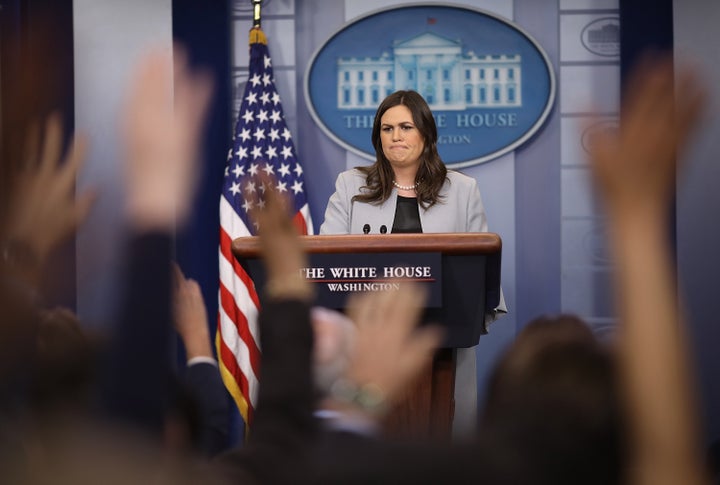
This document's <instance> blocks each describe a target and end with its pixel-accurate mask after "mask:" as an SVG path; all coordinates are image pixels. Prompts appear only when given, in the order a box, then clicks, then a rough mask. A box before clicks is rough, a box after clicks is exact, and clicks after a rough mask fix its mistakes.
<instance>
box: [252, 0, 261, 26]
mask: <svg viewBox="0 0 720 485" xmlns="http://www.w3.org/2000/svg"><path fill="white" fill-rule="evenodd" d="M252 3H253V27H257V28H258V29H259V28H260V4H261V3H262V0H252Z"/></svg>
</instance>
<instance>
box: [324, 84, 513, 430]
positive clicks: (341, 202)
mask: <svg viewBox="0 0 720 485" xmlns="http://www.w3.org/2000/svg"><path fill="white" fill-rule="evenodd" d="M371 139H372V144H373V147H374V148H375V157H376V158H375V163H373V164H372V165H369V166H364V167H356V168H354V169H351V170H347V171H345V172H342V173H340V175H339V176H338V177H337V181H336V182H335V193H333V194H332V196H330V199H329V201H328V204H327V208H326V209H325V219H324V221H323V224H322V225H321V226H320V234H385V233H449V232H487V231H488V227H487V218H486V216H485V207H484V206H483V202H482V197H481V195H480V189H479V188H478V185H477V182H476V180H475V179H474V178H472V177H468V176H467V175H464V174H461V173H460V172H456V171H454V170H448V169H447V168H446V167H445V163H444V162H443V161H442V159H441V158H440V155H439V154H438V150H437V139H438V134H437V126H436V124H435V119H434V118H433V115H432V112H431V111H430V107H429V106H428V105H427V103H426V102H425V100H424V99H423V97H422V96H421V95H420V94H418V93H417V92H415V91H396V92H394V93H392V94H390V95H389V96H388V97H387V98H385V99H384V100H383V101H382V103H380V106H379V107H378V109H377V112H376V113H375V120H374V123H373V128H372V135H371ZM506 312H507V309H506V307H505V302H504V300H503V298H502V294H501V299H500V304H499V306H498V308H496V309H495V311H494V312H491V314H490V316H489V318H490V320H494V319H495V318H496V317H497V316H498V315H499V314H502V313H506ZM486 323H489V322H486ZM454 397H455V420H454V426H453V427H454V429H455V430H460V429H465V430H472V429H474V424H475V422H476V410H477V378H476V362H475V349H474V348H469V349H458V352H457V365H456V371H455V396H454Z"/></svg>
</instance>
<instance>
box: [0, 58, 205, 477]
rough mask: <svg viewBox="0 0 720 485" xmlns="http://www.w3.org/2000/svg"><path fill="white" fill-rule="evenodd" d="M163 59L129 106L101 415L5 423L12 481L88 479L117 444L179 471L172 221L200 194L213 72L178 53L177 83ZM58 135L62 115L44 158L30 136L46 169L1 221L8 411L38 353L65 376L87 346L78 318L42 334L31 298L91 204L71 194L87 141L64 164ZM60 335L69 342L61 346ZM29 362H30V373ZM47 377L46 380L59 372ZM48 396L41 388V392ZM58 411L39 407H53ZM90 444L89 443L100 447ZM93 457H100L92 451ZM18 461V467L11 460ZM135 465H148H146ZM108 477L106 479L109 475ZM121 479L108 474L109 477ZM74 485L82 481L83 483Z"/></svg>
mask: <svg viewBox="0 0 720 485" xmlns="http://www.w3.org/2000/svg"><path fill="white" fill-rule="evenodd" d="M168 54H169V53H168V52H167V51H165V52H158V51H153V52H152V53H150V54H148V55H146V56H144V58H143V59H142V61H141V62H140V64H139V66H138V68H137V70H136V72H135V73H134V77H133V80H132V82H131V85H130V90H129V93H128V98H127V100H126V104H125V107H124V124H123V132H122V133H123V137H122V139H123V143H124V145H123V147H124V149H125V150H126V152H125V154H124V155H125V174H126V179H125V187H126V189H127V205H126V207H125V215H126V218H127V219H126V222H127V224H128V228H129V237H128V252H127V255H126V263H127V264H126V269H127V274H126V275H125V276H126V279H125V280H124V285H125V286H124V289H123V296H122V298H121V305H120V307H119V309H118V312H117V315H116V318H117V321H116V325H115V326H114V328H113V335H112V336H111V337H110V338H109V340H108V341H107V346H108V349H107V351H106V352H103V355H102V364H101V365H100V366H99V367H97V369H96V373H97V375H98V381H99V383H100V386H99V387H100V389H97V391H98V394H99V405H100V409H101V413H100V417H101V419H99V420H98V419H96V418H97V417H98V416H97V415H96V414H94V413H93V414H90V413H88V415H86V416H84V418H86V420H78V421H75V422H73V423H72V425H67V424H66V423H63V422H60V421H56V422H54V423H53V425H52V426H48V427H46V428H44V429H42V430H31V429H30V428H24V427H23V426H22V423H19V424H18V423H17V421H13V418H14V417H16V415H15V416H14V415H13V414H12V413H10V414H8V415H7V418H6V419H7V420H8V421H10V422H11V424H13V426H11V427H12V430H11V433H12V432H16V433H17V434H16V435H15V436H11V439H10V440H9V441H10V442H17V441H20V442H21V443H23V444H24V445H25V446H23V447H22V451H21V454H22V455H20V456H19V455H17V454H15V455H12V454H9V455H6V454H4V453H3V459H4V461H5V464H7V465H8V467H6V468H4V470H8V475H7V476H13V475H12V474H11V473H14V474H15V475H14V476H17V477H18V483H24V481H27V482H29V483H44V482H45V481H46V480H47V477H50V476H53V477H54V481H55V482H56V483H63V480H66V479H67V480H68V482H73V483H75V482H74V481H73V480H72V479H70V478H68V477H69V476H71V475H65V473H66V472H67V473H72V472H73V471H74V472H78V473H80V475H78V476H83V473H84V472H88V473H89V472H90V471H92V470H96V469H95V468H94V466H93V463H87V462H86V461H85V460H86V458H87V457H89V456H95V457H96V458H97V460H98V462H100V461H101V458H103V459H107V461H108V462H112V459H111V457H110V456H105V455H103V452H104V451H107V450H109V449H111V448H112V446H111V445H110V442H111V441H118V442H122V443H123V446H121V448H122V451H120V452H119V455H118V456H119V457H125V456H126V453H127V454H128V455H127V456H129V455H132V456H133V460H134V459H135V455H134V454H133V453H132V448H133V447H136V448H137V449H142V448H144V447H145V446H149V447H150V448H152V449H153V450H154V456H156V457H160V456H161V453H163V456H164V459H159V458H156V459H155V461H154V463H153V466H154V468H153V467H148V468H146V469H145V472H146V473H147V474H148V475H147V476H150V475H154V474H156V473H157V474H158V475H157V476H158V477H159V476H160V475H161V474H162V473H164V472H169V473H170V472H172V473H174V470H175V465H176V463H171V462H172V460H170V461H168V455H167V454H165V452H163V451H162V449H161V448H162V447H161V446H160V444H161V440H160V438H161V435H162V426H163V421H164V419H165V418H166V415H167V412H168V400H169V398H170V393H169V392H168V388H169V385H168V382H169V376H170V360H169V351H168V347H169V342H170V338H169V337H170V336H171V330H172V327H171V325H172V318H171V311H170V306H171V298H170V297H171V266H170V254H171V249H172V246H171V238H172V234H173V233H174V230H175V227H176V224H182V222H183V221H184V220H185V217H186V215H187V213H188V210H189V207H190V204H191V200H192V194H193V193H194V187H193V186H194V183H195V181H196V180H197V177H195V174H194V172H195V166H196V162H197V148H198V143H199V139H200V135H201V132H202V130H201V128H202V127H203V125H204V113H205V110H206V106H207V103H208V99H209V96H210V92H211V82H210V80H209V78H208V76H207V74H205V73H202V72H196V71H191V70H190V69H189V67H188V65H187V61H186V59H185V56H184V55H183V53H182V51H181V50H179V49H178V50H176V51H175V52H174V60H175V62H174V67H175V73H174V74H175V75H174V77H171V76H170V75H169V73H170V72H171V68H170V65H171V64H170V58H169V56H168ZM173 80H174V86H173V85H172V81H173ZM60 132H61V127H60V126H59V121H58V119H57V116H51V117H50V118H49V120H48V122H47V128H46V132H45V137H44V143H43V145H42V151H41V150H40V149H39V148H38V144H37V142H36V140H33V139H32V137H31V139H30V143H29V144H28V145H29V147H30V151H29V155H28V157H27V160H29V161H30V162H33V161H35V160H36V159H39V163H37V164H30V165H28V166H27V167H28V168H27V169H26V170H27V172H26V173H23V174H21V175H22V176H20V177H19V178H18V179H17V184H16V185H15V189H16V190H15V191H14V192H13V197H12V198H11V200H12V204H11V206H10V208H9V211H8V216H7V218H6V220H4V221H2V222H3V224H2V236H3V239H2V240H3V242H4V246H3V261H2V262H3V264H2V291H1V292H0V294H1V295H2V304H3V309H4V310H6V311H5V312H4V314H5V317H6V318H4V319H3V325H2V331H3V338H2V340H1V341H0V345H2V347H3V349H2V350H3V352H1V354H2V358H3V360H2V366H1V367H0V383H1V384H2V386H3V389H7V388H10V389H12V390H13V391H17V392H15V393H13V394H12V395H11V396H9V395H5V394H4V395H3V400H4V401H7V402H10V404H13V403H19V404H20V405H22V402H23V401H24V400H25V399H26V396H27V393H28V391H27V389H28V387H30V389H31V390H32V386H33V385H35V384H38V383H37V382H32V381H33V380H37V376H36V375H34V374H33V373H29V372H26V373H24V374H22V378H20V379H19V380H20V381H21V382H20V385H17V386H15V385H14V384H15V382H16V381H17V380H18V377H17V375H15V374H14V371H15V370H17V369H20V370H23V367H32V364H34V363H35V360H37V359H33V356H34V355H37V354H35V353H34V352H32V350H34V349H35V348H38V349H39V350H40V351H41V354H40V355H41V356H42V357H43V359H39V363H40V364H41V365H40V367H47V366H45V365H44V364H45V360H47V361H48V362H50V363H52V362H58V363H62V364H63V372H64V371H65V370H69V369H74V368H75V366H74V365H69V366H68V365H67V364H68V362H70V363H72V362H73V359H72V358H71V359H68V360H65V359H63V355H64V354H65V352H68V351H69V350H71V349H73V348H78V349H79V348H83V347H84V343H83V342H82V340H83V339H82V338H81V337H79V336H77V335H75V336H76V337H78V338H77V339H75V338H73V335H74V332H73V331H72V330H71V326H69V325H66V324H67V323H69V322H70V320H73V322H72V323H73V325H74V323H75V322H74V319H69V318H67V317H68V315H67V314H65V315H63V314H58V313H57V312H55V315H54V317H53V320H52V321H54V322H55V323H54V324H53V325H50V326H47V325H45V324H44V323H43V320H42V319H39V318H38V311H37V310H38V309H39V307H40V301H39V299H38V297H37V292H36V291H35V290H36V285H37V282H38V281H40V279H41V278H42V263H43V262H44V260H45V258H46V257H47V254H48V252H49V250H50V249H51V248H52V247H53V246H54V245H56V244H57V243H58V241H60V240H62V239H63V238H64V237H67V236H69V235H71V234H72V233H73V231H74V230H75V228H76V227H77V225H78V224H79V223H80V222H81V221H82V220H83V219H84V217H85V216H86V215H87V213H88V211H89V209H90V206H91V205H92V200H93V199H94V194H93V193H92V192H88V193H83V194H80V195H79V196H78V197H77V198H75V197H74V196H73V183H74V180H75V176H76V174H77V171H78V169H79V167H80V164H81V162H82V160H83V158H84V157H83V154H84V153H83V152H84V142H83V140H82V137H75V141H74V143H73V144H71V148H70V149H69V151H68V155H67V157H66V160H65V161H64V162H63V163H62V164H61V163H59V160H60ZM46 326H47V330H44V328H45V327H46ZM60 334H62V335H63V337H64V338H65V341H62V340H59V339H58V338H57V336H58V335H60ZM81 354H82V352H78V355H77V357H78V360H79V361H82V360H83V359H79V356H80V355H81ZM28 359H29V362H30V364H31V365H30V366H26V365H25V364H26V363H27V362H28ZM83 365H84V364H82V363H81V365H80V367H83ZM46 370H47V369H46ZM57 370H58V369H52V372H55V371H57ZM82 372H84V371H83V370H81V371H79V373H80V374H82ZM42 377H43V378H44V379H45V378H48V377H50V378H51V377H52V374H49V375H44V376H42ZM28 381H30V382H29V386H28ZM51 384H52V383H51ZM50 388H51V386H50V387H45V383H44V382H42V381H41V382H39V386H38V389H39V390H40V391H42V392H41V393H40V396H42V395H43V392H45V391H46V390H48V389H50ZM63 390H64V391H67V390H68V389H63ZM53 392H54V391H53ZM96 402H98V401H96ZM52 404H53V403H52V402H47V403H43V405H47V406H48V407H51V406H52ZM54 410H55V409H53V411H54ZM3 429H6V428H5V427H3ZM26 431H33V432H28V433H25V432H26ZM34 431H37V432H34ZM128 437H129V438H128ZM124 438H128V439H127V440H125V439H124ZM88 442H93V447H89V445H88ZM5 450H10V451H14V450H12V449H10V448H5ZM5 450H3V451H5ZM95 451H97V452H98V455H94V454H93V452H95ZM148 456H149V455H148ZM13 457H20V458H22V459H21V460H17V461H13ZM186 458H187V459H186V460H185V463H183V465H185V464H187V467H183V468H184V470H185V471H186V472H189V471H190V470H191V468H193V464H194V460H193V457H192V456H191V455H187V457H186ZM119 461H122V460H119ZM134 465H138V468H140V469H141V468H142V466H140V464H139V462H138V463H134ZM166 465H167V468H165V466H166ZM56 472H57V473H56ZM104 472H105V473H106V474H107V469H105V470H104ZM90 476H92V474H90ZM121 476H123V475H122V474H117V476H115V477H106V478H107V481H110V480H112V479H115V478H118V477H121ZM43 477H44V478H43ZM188 477H189V475H187V476H185V477H184V478H183V479H178V480H177V482H178V483H181V482H183V481H184V480H185V478H188ZM89 481H92V480H89ZM96 482H97V481H96V480H95V481H94V483H96ZM77 483H84V481H83V480H82V479H78V481H77Z"/></svg>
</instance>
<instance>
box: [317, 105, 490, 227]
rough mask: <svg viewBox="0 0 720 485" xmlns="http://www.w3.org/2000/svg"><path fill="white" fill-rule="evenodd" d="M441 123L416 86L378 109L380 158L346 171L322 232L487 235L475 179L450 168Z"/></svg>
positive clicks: (374, 139)
mask: <svg viewBox="0 0 720 485" xmlns="http://www.w3.org/2000/svg"><path fill="white" fill-rule="evenodd" d="M437 138H438V135H437V127H436V125H435V119H434V118H433V116H432V112H431V111H430V108H429V106H428V105H427V103H426V102H425V100H424V99H423V97H422V96H421V95H420V94H418V93H417V92H415V91H396V92H394V93H392V94H391V95H389V96H388V97H387V98H385V100H383V102H382V103H381V104H380V106H379V107H378V110H377V112H376V114H375V121H374V123H373V128H372V144H373V147H374V148H375V154H376V159H375V163H373V164H372V165H369V166H365V167H357V168H354V169H352V170H347V171H345V172H342V173H341V174H340V175H339V176H338V178H337V181H336V183H335V193H334V194H333V195H332V196H331V197H330V200H329V202H328V204H327V208H326V210H325V220H324V222H323V224H322V226H320V234H363V233H365V234H384V233H387V232H391V233H419V232H429V233H432V232H487V219H486V217H485V208H484V206H483V203H482V197H481V196H480V190H479V189H478V186H477V182H476V181H475V179H473V178H472V177H468V176H467V175H463V174H461V173H460V172H456V171H453V170H448V169H447V168H446V167H445V164H444V163H443V161H442V159H441V158H440V155H439V154H438V151H437Z"/></svg>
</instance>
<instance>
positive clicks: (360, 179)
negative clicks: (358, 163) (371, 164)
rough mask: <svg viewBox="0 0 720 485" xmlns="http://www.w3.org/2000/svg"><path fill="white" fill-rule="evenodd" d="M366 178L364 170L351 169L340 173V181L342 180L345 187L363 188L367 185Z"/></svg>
mask: <svg viewBox="0 0 720 485" xmlns="http://www.w3.org/2000/svg"><path fill="white" fill-rule="evenodd" d="M366 177H367V175H365V173H363V172H362V170H359V169H357V168H351V169H349V170H345V171H344V172H340V174H339V175H338V180H339V181H340V180H342V181H343V185H345V186H352V187H361V186H363V185H365V179H366Z"/></svg>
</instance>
